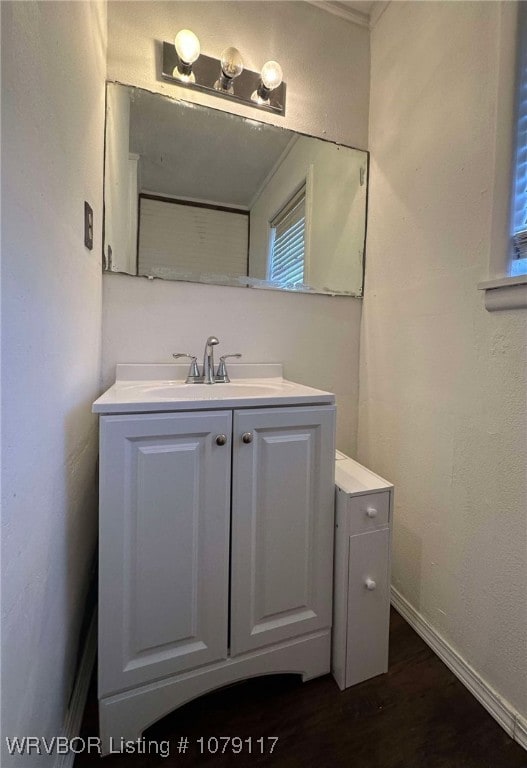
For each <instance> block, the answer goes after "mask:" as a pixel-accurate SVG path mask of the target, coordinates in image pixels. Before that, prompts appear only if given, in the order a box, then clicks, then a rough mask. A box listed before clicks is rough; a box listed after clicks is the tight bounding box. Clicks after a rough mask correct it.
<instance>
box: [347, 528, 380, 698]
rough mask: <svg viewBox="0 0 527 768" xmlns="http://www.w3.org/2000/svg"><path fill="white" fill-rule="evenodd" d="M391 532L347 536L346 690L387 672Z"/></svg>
mask: <svg viewBox="0 0 527 768" xmlns="http://www.w3.org/2000/svg"><path fill="white" fill-rule="evenodd" d="M389 558H390V530H389V528H385V529H383V530H380V531H373V532H372V533H362V534H358V535H357V536H350V539H349V570H348V627H347V630H348V631H347V645H346V687H347V686H350V685H355V683H360V682H362V681H363V680H368V678H370V677H374V676H375V675H380V674H382V673H383V672H386V671H387V670H388V634H389V628H390V594H389V590H390V585H389Z"/></svg>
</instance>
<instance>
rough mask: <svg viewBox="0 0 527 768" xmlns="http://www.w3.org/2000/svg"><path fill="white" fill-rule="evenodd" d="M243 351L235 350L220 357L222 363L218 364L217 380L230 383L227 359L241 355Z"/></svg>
mask: <svg viewBox="0 0 527 768" xmlns="http://www.w3.org/2000/svg"><path fill="white" fill-rule="evenodd" d="M241 356H242V355H241V352H233V353H232V354H230V355H222V356H221V357H220V364H219V365H218V372H217V374H216V381H218V382H222V383H223V384H228V383H229V381H230V379H229V375H228V373H227V366H226V365H225V360H226V359H227V358H228V357H241Z"/></svg>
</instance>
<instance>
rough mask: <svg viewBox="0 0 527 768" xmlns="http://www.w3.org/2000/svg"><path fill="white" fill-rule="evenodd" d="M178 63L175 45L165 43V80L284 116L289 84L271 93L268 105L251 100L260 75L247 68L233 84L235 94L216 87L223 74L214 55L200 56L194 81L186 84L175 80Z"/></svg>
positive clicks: (163, 73) (219, 63) (282, 85)
mask: <svg viewBox="0 0 527 768" xmlns="http://www.w3.org/2000/svg"><path fill="white" fill-rule="evenodd" d="M178 63H179V60H178V55H177V53H176V49H175V48H174V44H173V43H166V42H164V43H163V70H162V77H163V80H167V81H168V82H170V83H174V84H175V85H180V86H181V87H182V88H192V90H195V91H202V92H203V93H208V94H210V95H213V96H221V97H222V98H224V99H231V101H237V102H238V103H239V104H245V105H246V106H249V107H254V108H255V109H262V110H264V111H265V112H273V113H274V114H275V115H285V94H286V84H285V83H283V82H282V83H281V84H280V85H279V86H278V87H277V88H275V89H274V90H273V91H271V93H270V94H269V103H267V104H259V103H257V102H255V101H254V100H253V99H252V98H251V97H252V96H253V94H254V92H255V91H258V89H259V88H260V86H261V80H260V75H259V74H258V73H257V72H251V71H250V70H248V69H244V70H243V72H242V73H241V75H240V76H239V77H237V78H236V80H235V82H234V86H233V87H234V93H228V92H227V91H220V90H217V89H216V88H215V87H214V84H215V83H216V82H217V80H218V76H219V73H220V68H221V62H220V60H219V59H214V58H212V57H211V56H205V55H204V54H201V55H200V57H199V58H198V59H197V61H195V62H194V63H193V64H192V72H193V74H194V79H195V82H190V81H189V82H183V81H181V80H179V79H178V78H177V77H174V75H173V72H174V69H175V68H176V67H177V66H178Z"/></svg>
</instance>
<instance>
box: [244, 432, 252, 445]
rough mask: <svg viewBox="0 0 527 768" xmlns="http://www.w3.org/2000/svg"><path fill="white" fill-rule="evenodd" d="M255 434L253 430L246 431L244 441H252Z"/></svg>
mask: <svg viewBox="0 0 527 768" xmlns="http://www.w3.org/2000/svg"><path fill="white" fill-rule="evenodd" d="M252 441H253V436H252V432H244V433H243V435H242V443H252Z"/></svg>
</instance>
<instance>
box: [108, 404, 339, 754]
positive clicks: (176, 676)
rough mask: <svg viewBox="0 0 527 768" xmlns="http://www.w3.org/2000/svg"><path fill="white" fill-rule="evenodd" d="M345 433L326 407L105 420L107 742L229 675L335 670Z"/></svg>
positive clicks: (133, 732)
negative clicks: (340, 463)
mask: <svg viewBox="0 0 527 768" xmlns="http://www.w3.org/2000/svg"><path fill="white" fill-rule="evenodd" d="M322 402H324V400H323V401H322ZM325 402H327V400H326V401H325ZM334 427H335V407H334V406H333V405H327V404H322V405H295V406H291V407H285V406H284V407H265V408H250V407H246V408H240V409H237V408H228V409H222V408H221V407H219V408H218V409H216V410H199V411H190V410H189V411H182V412H155V413H118V414H110V415H102V416H101V462H100V466H101V479H100V598H99V605H100V608H99V698H100V723H101V736H102V738H103V743H104V744H105V745H106V748H108V743H109V738H110V737H112V738H113V743H114V744H115V743H117V742H118V741H119V740H120V739H121V737H124V738H127V739H135V738H137V737H138V736H139V735H140V733H141V732H142V730H143V729H144V728H146V727H147V726H148V725H150V724H151V723H153V722H155V720H157V719H158V718H159V717H162V716H163V715H164V714H166V713H167V712H169V711H171V710H172V709H174V708H176V707H177V706H179V705H181V704H183V703H184V702H185V701H188V700H190V699H192V698H195V697H196V696H198V695H200V694H201V693H204V692H206V691H209V690H212V689H214V688H216V687H219V686H221V685H224V684H227V683H229V682H233V681H235V680H240V679H245V678H247V677H251V676H253V675H260V674H268V673H277V672H297V673H299V674H301V675H302V676H303V678H304V679H309V678H311V677H316V676H317V675H320V674H324V673H326V672H328V671H329V669H330V645H331V629H330V628H331V613H332V569H333V526H334Z"/></svg>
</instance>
